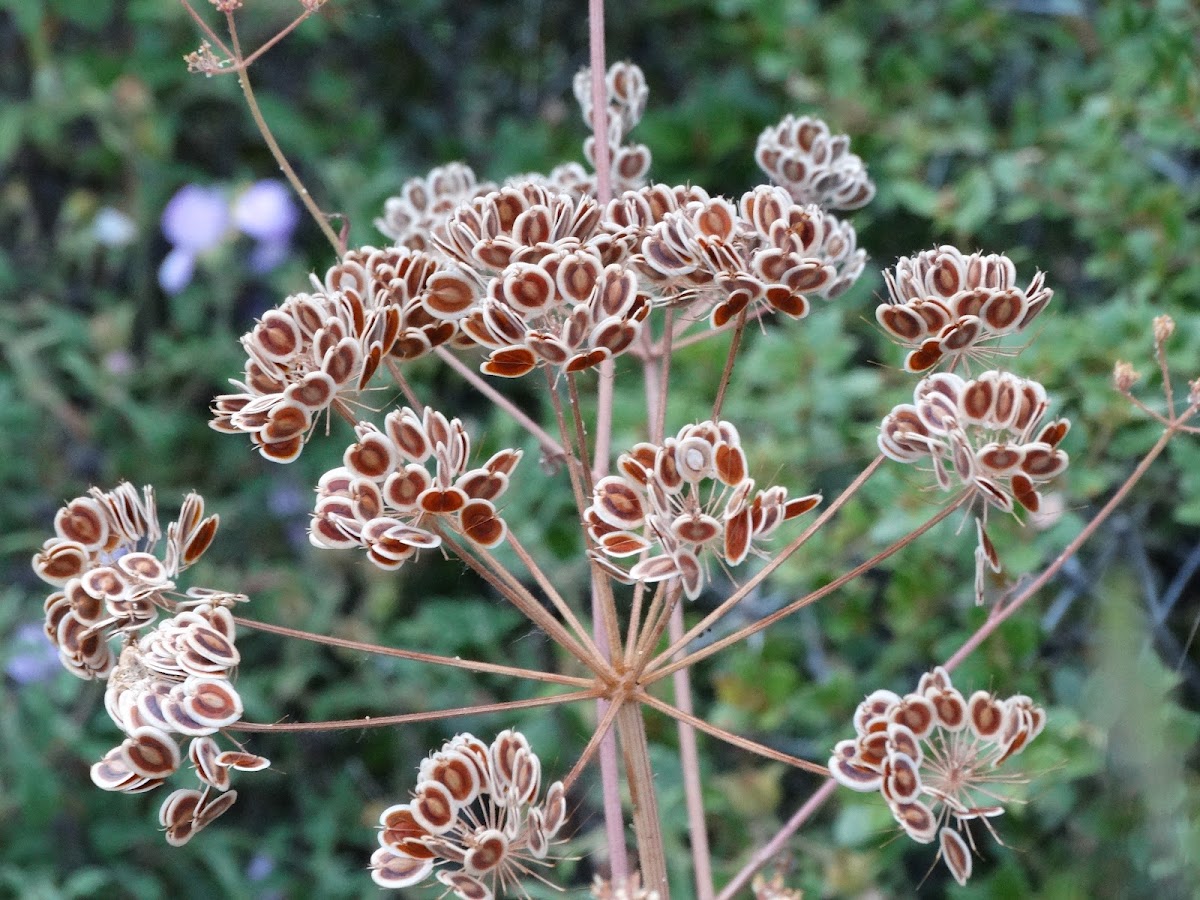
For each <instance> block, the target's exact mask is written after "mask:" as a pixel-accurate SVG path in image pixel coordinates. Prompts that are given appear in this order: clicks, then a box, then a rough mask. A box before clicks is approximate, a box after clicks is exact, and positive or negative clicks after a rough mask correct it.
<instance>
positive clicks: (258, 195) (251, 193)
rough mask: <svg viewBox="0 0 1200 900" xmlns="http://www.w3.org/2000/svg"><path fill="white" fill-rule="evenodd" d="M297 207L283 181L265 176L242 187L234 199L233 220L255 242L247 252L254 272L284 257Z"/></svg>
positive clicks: (296, 218)
mask: <svg viewBox="0 0 1200 900" xmlns="http://www.w3.org/2000/svg"><path fill="white" fill-rule="evenodd" d="M299 221H300V209H299V207H297V206H296V201H295V200H293V199H292V192H291V190H290V189H289V188H288V186H287V185H285V184H284V183H283V182H282V181H278V180H276V179H274V178H265V179H263V180H262V181H256V182H254V184H252V185H250V187H248V188H246V190H244V191H242V192H241V193H240V194H238V196H237V197H236V198H235V199H234V201H233V222H234V224H235V225H236V226H237V228H238V230H239V231H241V232H242V233H243V234H245V235H248V236H250V237H252V238H254V240H255V241H257V244H256V245H255V247H254V250H252V251H251V253H250V268H251V270H252V271H254V272H269V271H270V270H271V269H273V268H275V267H276V266H278V265H279V264H280V263H281V262H283V260H284V259H285V258H286V257H287V253H288V250H289V249H290V248H291V241H292V232H294V231H295V230H296V225H297V224H298V223H299Z"/></svg>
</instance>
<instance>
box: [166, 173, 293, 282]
mask: <svg viewBox="0 0 1200 900" xmlns="http://www.w3.org/2000/svg"><path fill="white" fill-rule="evenodd" d="M299 220H300V210H299V208H298V207H297V206H296V203H295V201H294V200H293V199H292V197H291V193H290V191H289V190H288V188H287V186H286V185H285V184H284V183H283V182H281V181H278V180H275V179H270V178H268V179H263V180H262V181H256V182H254V184H252V185H250V187H248V188H246V189H245V190H244V191H242V192H241V193H240V194H238V195H237V197H236V198H235V199H234V201H233V203H232V204H231V203H230V202H229V200H228V199H227V198H226V192H225V191H224V190H223V189H221V188H219V187H204V186H202V185H198V184H188V185H184V186H183V187H182V188H180V189H179V190H178V191H176V193H175V196H173V197H172V198H171V199H170V200H169V201H168V202H167V205H166V207H165V208H164V209H163V214H162V232H163V236H164V237H165V238H166V239H167V240H168V241H170V243H171V245H172V248H171V251H170V252H169V253H168V254H167V255H166V257H165V258H164V259H163V261H162V264H161V265H160V266H159V270H158V283H159V285H160V286H161V287H162V289H163V290H164V291H166V292H167V293H169V294H177V293H179V292H180V291H181V290H183V289H184V288H185V287H187V286H188V284H189V283H190V282H191V280H192V276H193V274H195V270H196V260H197V259H198V258H199V257H200V256H202V255H203V254H205V253H207V252H209V251H210V250H214V249H216V248H217V247H219V246H220V245H221V244H222V243H223V242H224V241H225V240H226V239H228V238H229V237H230V235H231V234H232V233H233V232H232V229H234V228H236V229H237V230H238V231H241V232H242V233H243V234H245V235H247V236H249V237H251V238H253V239H254V241H255V242H256V243H255V247H254V249H253V251H251V254H250V259H249V264H250V268H251V269H252V270H253V271H255V272H260V273H261V272H267V271H270V270H271V269H273V268H275V267H276V266H277V265H279V264H280V263H281V262H282V261H283V260H284V258H285V257H286V256H287V252H288V250H289V248H290V244H291V238H292V232H293V231H295V229H296V225H297V224H298V222H299Z"/></svg>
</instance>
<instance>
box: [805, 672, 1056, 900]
mask: <svg viewBox="0 0 1200 900" xmlns="http://www.w3.org/2000/svg"><path fill="white" fill-rule="evenodd" d="M893 698H894V699H893ZM1045 724H1046V714H1045V711H1044V710H1043V709H1042V708H1041V707H1039V706H1036V705H1035V704H1034V703H1033V702H1032V701H1031V700H1030V699H1029V698H1028V697H1026V696H1024V695H1021V694H1018V695H1015V696H1013V697H1009V698H1007V699H1001V698H998V697H996V696H994V695H993V694H990V693H988V692H987V691H976V692H975V693H974V694H972V695H971V696H970V697H969V698H964V697H963V695H962V694H961V693H959V691H958V690H956V689H955V688H954V686H953V685H952V684H951V681H950V676H949V674H948V673H947V672H946V670H945V669H943V668H941V667H940V666H939V667H937V668H935V669H934V670H933V671H932V672H929V673H927V674H926V675H923V676H922V677H921V681H920V684H919V685H918V687H917V690H916V691H915V692H914V693H911V694H907V695H905V696H904V697H898V696H897V695H895V694H892V693H891V692H890V691H876V692H875V693H874V694H871V695H870V696H868V697H867V698H866V699H865V700H864V701H863V702H862V703H861V704H859V706H858V709H857V710H856V711H855V714H854V729H855V732H856V737H854V738H852V739H850V740H845V741H841V742H839V743H838V744H837V746H836V747H835V748H834V752H833V756H832V757H831V758H830V760H829V770H830V773H831V774H832V775H833V777H834V778H835V779H837V781H839V782H840V783H841V784H843V785H844V786H846V787H848V788H850V789H851V790H855V791H879V792H880V793H881V794H882V795H883V797H884V799H885V800H886V801H887V803H888V807H889V808H890V809H891V812H892V816H893V818H894V819H895V820H896V822H897V823H898V824H899V825H900V827H901V828H903V829H904V831H905V832H906V833H907V834H908V835H909V837H911V838H913V840H915V841H917V842H918V843H922V844H928V843H931V842H932V841H933V840H934V838H935V837H938V835H939V832H940V849H939V851H938V857H939V858H940V859H942V860H944V861H945V863H946V866H947V868H949V869H950V872H951V874H953V875H954V877H955V879H956V880H958V882H959V883H960V884H962V883H965V882H966V880H967V878H969V877H970V874H971V854H970V849H971V848H973V847H974V843H973V839H972V838H971V837H970V834H969V832H968V826H969V823H970V822H971V821H973V820H975V819H982V820H983V822H984V824H985V826H986V827H987V828H988V830H989V831H991V832H992V834H993V836H995V831H994V829H993V828H992V826H991V824H990V823H989V820H990V819H992V818H994V817H996V816H1000V815H1002V814H1003V813H1004V804H1005V802H1006V800H1005V798H1004V796H1003V795H1002V794H1000V793H997V791H998V789H999V788H1002V786H1003V785H1005V784H1017V783H1020V782H1022V781H1023V780H1024V779H1023V778H1022V777H1021V775H1020V774H1019V773H1011V772H1010V773H1003V772H999V771H998V770H999V768H1000V766H1001V765H1003V764H1004V763H1005V762H1007V761H1008V760H1009V759H1011V758H1012V757H1013V756H1015V755H1017V754H1018V753H1020V752H1021V751H1022V750H1024V749H1025V747H1026V746H1028V744H1029V742H1030V741H1032V740H1033V739H1034V738H1035V737H1037V735H1038V734H1040V733H1041V731H1042V729H1043V728H1044V727H1045ZM959 832H964V833H967V839H965V840H964V839H963V837H962V836H961V834H960V833H959Z"/></svg>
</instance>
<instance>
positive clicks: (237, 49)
mask: <svg viewBox="0 0 1200 900" xmlns="http://www.w3.org/2000/svg"><path fill="white" fill-rule="evenodd" d="M225 19H226V21H227V22H228V23H229V39H230V41H231V42H232V44H233V56H234V60H235V61H236V62H238V63H239V64H240V63H241V62H242V50H241V46H240V44H239V42H238V33H237V25H236V23H235V22H234V17H233V13H226V15H225ZM237 76H238V83H239V84H241V86H242V94H243V95H244V96H245V98H246V106H247V107H248V108H249V110H250V117H251V118H252V119H254V124H255V125H256V126H257V127H258V133H259V134H261V135H262V138H263V140H264V141H266V144H267V149H268V150H270V151H271V155H272V156H273V157H275V162H276V163H278V164H279V170H280V171H281V172H283V174H284V177H286V178H287V180H288V183H289V184H291V186H292V189H293V190H294V191H295V192H296V195H297V196H298V197H299V198H300V202H301V203H303V204H304V208H305V209H307V210H308V212H309V215H311V216H312V217H313V221H315V222H316V223H317V227H318V228H320V229H321V233H322V234H324V235H325V239H326V240H327V241H329V244H330V246H331V247H333V252H334V253H336V254H337V255H338V256H341V255H342V254H343V253H344V252H345V249H346V248H345V247H343V246H342V241H341V240H340V239H339V238H338V236H337V234H336V233H335V232H334V230H333V226H331V225H330V224H329V219H328V217H327V216H326V215H325V214H324V213H323V212H321V208H320V207H319V206H317V204H316V201H315V200H313V198H312V195H311V194H309V192H308V188H306V187H305V186H304V182H302V181H301V180H300V177H299V176H298V175H297V174H296V170H295V169H293V168H292V164H291V163H290V162H288V159H287V157H286V156H284V155H283V149H282V148H281V147H280V146H279V142H278V141H276V140H275V135H273V134H272V133H271V129H270V128H269V127H268V126H267V120H266V119H264V118H263V114H262V110H261V109H259V107H258V100H257V99H256V98H255V96H254V89H253V88H251V87H250V76H249V75H248V74H247V73H246V69H245V68H244V67H242V68H239V69H238V73H237Z"/></svg>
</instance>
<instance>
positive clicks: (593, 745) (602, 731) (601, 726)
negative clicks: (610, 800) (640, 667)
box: [562, 699, 625, 843]
mask: <svg viewBox="0 0 1200 900" xmlns="http://www.w3.org/2000/svg"><path fill="white" fill-rule="evenodd" d="M621 702H622V701H619V700H618V701H617V702H616V703H612V702H609V701H607V700H603V699H601V700H597V701H596V708H597V709H598V710H601V713H600V721H599V722H597V723H596V730H595V731H594V732H593V733H592V736H591V737H590V738H589V739H588V742H587V744H586V745H585V746H584V748H583V752H582V753H581V754H579V759H578V760H576V761H575V765H573V766H571V771H570V772H568V773H567V777H566V778H564V779H563V780H562V783H563V787H565V788H566V789H567V790H570V789H571V785H573V784H574V783H575V780H576V779H577V778H578V777H579V776H580V775H581V774H582V773H583V770H584V769H585V768H587V764H588V763H589V762H591V761H592V757H593V756H595V755H596V751H597V750H599V749H601V746H602V745H603V743H604V741H605V739H606V738H608V736H609V732H610V731H611V730H612V724H613V722H615V721H616V719H617V712H618V710H620V708H621ZM624 842H625V839H624V838H622V839H621V843H624Z"/></svg>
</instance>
